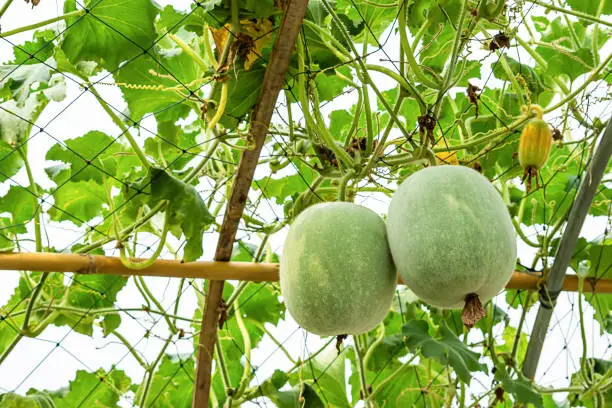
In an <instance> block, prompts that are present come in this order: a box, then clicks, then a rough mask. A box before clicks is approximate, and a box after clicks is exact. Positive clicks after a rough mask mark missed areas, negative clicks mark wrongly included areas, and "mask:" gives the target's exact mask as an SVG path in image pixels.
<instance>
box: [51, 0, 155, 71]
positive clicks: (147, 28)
mask: <svg viewBox="0 0 612 408" xmlns="http://www.w3.org/2000/svg"><path fill="white" fill-rule="evenodd" d="M84 6H85V8H86V10H87V12H86V13H85V15H83V16H75V17H71V18H68V19H67V20H66V24H67V26H68V27H70V28H69V29H68V30H67V31H66V35H65V36H64V39H63V41H62V45H61V47H62V50H63V51H64V53H65V54H66V56H67V57H68V60H69V61H70V62H71V63H72V64H76V63H77V62H79V61H95V62H97V63H98V64H100V65H101V66H103V67H104V68H106V69H107V70H108V71H114V70H115V69H117V67H118V66H119V64H120V63H121V62H122V61H126V60H130V59H133V58H135V57H136V56H138V55H141V54H143V51H144V50H150V48H151V47H152V46H153V41H154V40H155V37H156V33H155V29H154V27H153V19H154V18H155V16H156V15H157V13H158V9H157V7H156V5H155V4H154V3H153V2H152V1H151V0H130V1H128V0H104V1H98V0H87V1H85V4H84ZM75 10H77V7H76V0H68V1H66V2H65V3H64V12H65V13H69V12H72V11H75Z"/></svg>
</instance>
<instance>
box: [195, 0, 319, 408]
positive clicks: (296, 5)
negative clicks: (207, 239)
mask: <svg viewBox="0 0 612 408" xmlns="http://www.w3.org/2000/svg"><path fill="white" fill-rule="evenodd" d="M307 5H308V0H290V1H289V2H288V4H287V6H286V10H285V13H284V15H283V20H282V22H281V26H280V29H279V32H278V35H277V37H276V41H275V42H274V49H273V50H272V55H271V57H270V61H268V66H267V67H266V72H265V75H264V80H263V84H262V87H261V92H260V94H259V99H258V101H257V104H256V105H255V108H254V110H253V112H252V114H251V122H250V125H249V126H250V129H249V133H250V136H251V137H252V138H253V140H254V141H255V148H254V149H253V150H245V151H244V152H243V153H242V156H241V157H240V163H239V164H238V170H237V171H236V176H235V177H234V182H233V185H232V192H231V194H230V197H229V199H228V202H227V207H226V209H225V216H224V218H223V224H222V225H221V229H220V231H219V242H218V243H217V250H216V252H215V261H229V260H230V258H231V255H232V248H233V245H234V239H235V238H236V231H237V229H238V223H239V222H240V219H241V217H242V212H243V211H244V207H245V205H246V201H247V195H248V192H249V189H250V187H251V183H252V182H253V175H254V173H255V167H256V166H257V162H258V160H259V154H260V152H261V149H262V147H263V145H264V141H265V139H266V134H267V133H268V127H269V125H270V119H271V118H272V113H273V112H274V105H275V104H276V99H277V97H278V94H279V92H280V90H281V89H282V87H283V83H284V79H285V73H286V72H287V69H288V67H289V59H290V58H291V54H292V52H293V48H294V45H295V41H296V39H297V36H298V33H299V31H300V28H301V26H302V21H303V19H304V15H305V13H306V6H307ZM223 283H224V281H217V280H211V281H209V285H208V291H207V294H206V303H205V306H204V314H203V316H202V326H201V329H200V342H199V344H198V355H197V366H196V378H195V384H194V392H193V404H192V406H193V407H194V408H208V401H209V396H210V383H211V380H212V372H211V369H212V360H213V353H214V346H215V342H216V340H217V324H218V322H219V313H220V311H221V310H222V308H223V306H224V304H223V299H222V294H223Z"/></svg>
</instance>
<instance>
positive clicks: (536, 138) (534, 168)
mask: <svg viewBox="0 0 612 408" xmlns="http://www.w3.org/2000/svg"><path fill="white" fill-rule="evenodd" d="M552 141H553V139H552V131H551V130H550V127H549V126H548V123H546V122H544V121H543V120H542V119H541V117H539V118H537V119H533V120H531V121H529V122H528V123H527V125H525V127H524V128H523V132H522V133H521V139H520V141H519V151H518V157H519V163H520V164H521V167H522V168H523V169H524V170H525V173H524V174H523V181H525V179H527V191H528V192H529V190H531V178H532V177H535V179H536V186H537V187H538V188H539V187H540V183H539V182H538V170H540V169H541V168H542V167H544V165H545V164H546V161H547V160H548V155H549V154H550V148H551V146H552Z"/></svg>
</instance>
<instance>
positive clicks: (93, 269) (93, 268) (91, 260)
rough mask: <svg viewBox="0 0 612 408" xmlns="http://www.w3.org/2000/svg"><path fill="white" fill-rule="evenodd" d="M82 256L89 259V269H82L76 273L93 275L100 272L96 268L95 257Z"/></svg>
mask: <svg viewBox="0 0 612 408" xmlns="http://www.w3.org/2000/svg"><path fill="white" fill-rule="evenodd" d="M82 256H86V257H87V258H89V263H88V265H87V268H81V269H79V270H76V271H75V272H76V273H80V274H82V275H92V274H95V273H97V272H98V268H97V267H96V260H95V258H94V257H93V255H90V254H83V255H82Z"/></svg>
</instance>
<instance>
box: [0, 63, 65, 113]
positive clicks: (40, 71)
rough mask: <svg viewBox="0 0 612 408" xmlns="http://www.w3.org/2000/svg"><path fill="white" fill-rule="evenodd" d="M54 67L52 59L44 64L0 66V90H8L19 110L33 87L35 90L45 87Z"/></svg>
mask: <svg viewBox="0 0 612 408" xmlns="http://www.w3.org/2000/svg"><path fill="white" fill-rule="evenodd" d="M54 67H55V62H54V61H53V59H48V60H47V61H45V63H44V64H43V63H42V62H41V63H37V64H27V65H20V64H14V65H13V64H5V65H0V78H2V80H1V81H0V88H5V89H8V90H10V93H11V96H12V97H13V99H15V102H16V105H17V107H20V108H21V107H23V106H24V104H25V102H26V100H27V99H28V96H30V94H31V93H32V91H33V87H34V85H36V86H37V87H36V89H37V90H41V89H42V88H45V87H46V84H47V83H48V82H49V80H50V79H51V75H52V74H53V68H54Z"/></svg>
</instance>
